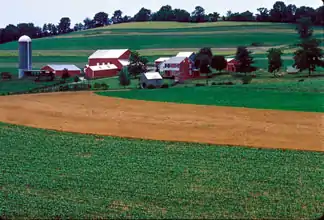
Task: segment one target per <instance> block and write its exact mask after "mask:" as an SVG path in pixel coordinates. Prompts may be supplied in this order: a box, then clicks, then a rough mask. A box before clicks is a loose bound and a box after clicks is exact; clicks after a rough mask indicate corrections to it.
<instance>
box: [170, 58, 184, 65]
mask: <svg viewBox="0 0 324 220" xmlns="http://www.w3.org/2000/svg"><path fill="white" fill-rule="evenodd" d="M186 58H187V57H171V58H170V59H168V60H167V61H165V64H180V63H181V62H182V61H184V60H185V59H186Z"/></svg>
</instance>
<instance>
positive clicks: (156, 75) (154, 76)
mask: <svg viewBox="0 0 324 220" xmlns="http://www.w3.org/2000/svg"><path fill="white" fill-rule="evenodd" d="M143 74H144V76H145V77H146V79H149V80H150V79H163V78H162V76H161V75H160V73H158V72H147V73H143Z"/></svg>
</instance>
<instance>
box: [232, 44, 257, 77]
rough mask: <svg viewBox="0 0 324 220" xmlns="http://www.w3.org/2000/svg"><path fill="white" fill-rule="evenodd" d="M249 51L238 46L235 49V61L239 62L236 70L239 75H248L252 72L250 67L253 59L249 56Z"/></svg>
mask: <svg viewBox="0 0 324 220" xmlns="http://www.w3.org/2000/svg"><path fill="white" fill-rule="evenodd" d="M251 53H252V52H251V51H249V50H248V49H247V48H246V47H244V46H240V47H238V48H237V51H236V55H235V59H236V60H237V61H238V62H239V64H238V66H237V70H238V72H240V73H245V75H246V73H249V72H252V71H253V70H254V68H253V67H252V64H253V63H254V62H253V57H252V56H251Z"/></svg>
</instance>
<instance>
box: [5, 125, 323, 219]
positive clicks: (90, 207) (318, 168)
mask: <svg viewBox="0 0 324 220" xmlns="http://www.w3.org/2000/svg"><path fill="white" fill-rule="evenodd" d="M0 142H1V151H0V156H1V158H2V159H1V161H0V172H1V178H0V216H3V217H5V218H6V217H8V218H11V217H15V218H20V217H24V218H28V219H30V218H45V217H46V218H55V217H58V218H64V219H66V218H71V217H72V218H74V219H76V218H120V217H122V218H123V217H129V218H214V219H215V218H227V219H230V218H240V219H242V218H248V219H252V218H253V219H254V218H273V219H274V218H281V219H283V218H287V219H301V218H308V219H310V218H311V219H314V218H317V217H319V216H320V215H321V214H322V211H323V209H322V208H323V204H324V196H323V193H322V192H323V191H324V185H323V184H322V183H323V179H322V177H323V175H324V173H323V168H324V167H323V154H322V153H316V152H302V151H282V150H265V149H263V150H260V149H249V148H241V147H227V146H213V145H202V144H187V143H173V142H159V141H143V140H130V139H121V138H111V137H100V136H86V135H76V134H70V133H58V132H53V131H46V130H38V129H31V128H24V127H18V126H12V125H6V124H0Z"/></svg>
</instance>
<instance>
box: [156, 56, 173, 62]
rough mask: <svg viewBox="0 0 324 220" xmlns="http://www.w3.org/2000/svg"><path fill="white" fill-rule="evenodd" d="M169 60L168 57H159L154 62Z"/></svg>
mask: <svg viewBox="0 0 324 220" xmlns="http://www.w3.org/2000/svg"><path fill="white" fill-rule="evenodd" d="M168 59H170V57H160V58H159V59H157V60H155V61H154V62H164V61H167V60H168Z"/></svg>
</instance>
